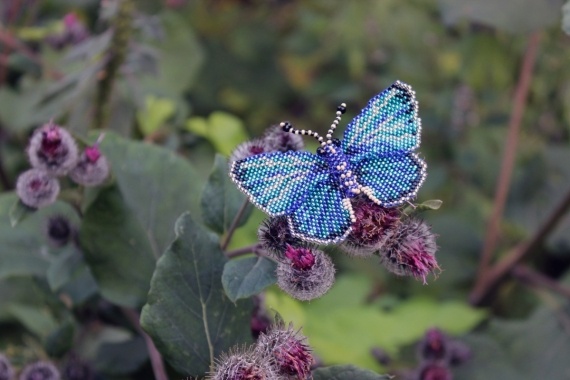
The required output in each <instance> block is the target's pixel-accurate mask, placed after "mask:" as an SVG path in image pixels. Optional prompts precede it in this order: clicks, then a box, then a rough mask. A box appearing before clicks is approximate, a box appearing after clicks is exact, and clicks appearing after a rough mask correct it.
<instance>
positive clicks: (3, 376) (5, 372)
mask: <svg viewBox="0 0 570 380" xmlns="http://www.w3.org/2000/svg"><path fill="white" fill-rule="evenodd" d="M13 377H14V368H13V367H12V364H11V363H10V360H8V358H7V357H6V356H4V355H2V354H0V380H12V378H13Z"/></svg>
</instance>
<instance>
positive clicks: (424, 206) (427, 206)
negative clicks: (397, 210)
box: [404, 199, 443, 214]
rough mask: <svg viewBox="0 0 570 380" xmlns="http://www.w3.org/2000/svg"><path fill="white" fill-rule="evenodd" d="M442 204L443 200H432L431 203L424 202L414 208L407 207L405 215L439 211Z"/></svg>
mask: <svg viewBox="0 0 570 380" xmlns="http://www.w3.org/2000/svg"><path fill="white" fill-rule="evenodd" d="M442 204H443V201H442V200H439V199H430V200H429V201H425V202H422V203H420V204H419V205H415V206H414V207H412V206H408V207H406V208H405V209H404V213H405V214H410V213H416V212H421V211H427V210H439V208H440V207H441V205H442Z"/></svg>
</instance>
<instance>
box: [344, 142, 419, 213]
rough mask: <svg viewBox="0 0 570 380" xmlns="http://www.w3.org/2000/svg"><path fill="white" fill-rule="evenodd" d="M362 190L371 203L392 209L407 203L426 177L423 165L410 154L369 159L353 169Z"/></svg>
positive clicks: (371, 157)
mask: <svg viewBox="0 0 570 380" xmlns="http://www.w3.org/2000/svg"><path fill="white" fill-rule="evenodd" d="M353 170H354V174H355V175H356V177H357V181H358V183H359V184H361V185H362V186H363V188H362V191H363V192H364V194H366V195H367V196H368V198H370V199H371V200H372V201H374V202H375V203H377V204H380V205H382V206H384V207H392V206H397V205H399V204H402V203H403V202H405V201H409V200H411V199H413V198H415V196H416V192H417V191H418V189H419V188H420V186H421V185H422V183H423V181H424V179H425V177H426V164H425V162H424V161H423V160H421V159H420V158H419V157H418V156H417V155H416V154H414V153H411V152H405V153H397V154H392V155H389V156H376V157H373V156H369V157H367V158H364V159H363V160H361V161H360V162H358V163H356V164H355V165H354V166H353Z"/></svg>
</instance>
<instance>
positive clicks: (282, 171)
mask: <svg viewBox="0 0 570 380" xmlns="http://www.w3.org/2000/svg"><path fill="white" fill-rule="evenodd" d="M337 115H340V113H337ZM338 120H340V116H338V117H337V121H336V123H338ZM333 129H334V128H333ZM296 132H300V131H296ZM330 133H332V130H331V131H329V134H328V135H327V137H328V138H329V139H328V140H327V141H326V142H325V141H323V139H322V138H319V141H321V142H322V144H321V145H322V146H321V147H320V148H319V149H318V151H317V153H318V154H316V155H315V154H311V153H309V152H296V151H288V152H285V153H281V152H272V153H264V154H259V155H255V156H251V157H248V158H245V159H243V160H238V161H235V162H233V163H232V165H231V168H230V177H231V178H232V180H233V181H234V182H235V183H236V184H237V186H238V188H239V189H240V190H241V191H243V192H244V193H245V194H247V196H248V197H249V199H250V201H251V202H252V203H253V204H255V205H256V206H257V207H259V208H260V209H262V210H263V211H264V212H266V213H267V214H269V215H271V216H279V215H286V216H287V218H288V220H289V227H290V228H291V232H292V234H293V235H294V236H296V237H298V238H301V239H304V240H307V241H312V242H316V243H322V244H326V243H337V242H340V241H342V240H344V239H345V238H346V237H347V236H348V234H349V233H350V231H351V225H352V223H353V222H354V221H355V219H354V218H355V216H354V212H353V210H352V206H351V201H350V200H351V199H352V198H353V197H355V196H357V195H359V194H364V195H365V196H367V197H368V198H370V199H371V200H372V201H374V202H375V203H377V204H379V205H382V206H384V207H394V206H398V205H400V204H402V203H404V202H406V201H409V200H411V199H413V198H415V196H416V193H417V191H418V189H419V188H420V186H421V184H422V183H423V181H424V180H425V177H426V164H425V162H424V161H423V160H421V159H420V158H419V157H418V156H417V155H416V154H415V153H413V151H414V150H415V149H416V148H417V147H418V146H419V144H420V135H421V121H420V119H419V118H418V115H417V102H416V100H415V93H414V92H413V90H412V89H411V87H410V86H409V85H407V84H405V83H402V82H399V81H397V82H395V83H394V84H392V85H391V86H390V87H388V88H387V89H386V90H384V91H382V92H381V93H380V94H378V95H376V96H375V97H374V98H372V99H371V100H370V101H369V102H368V105H367V106H366V107H365V108H364V109H363V110H362V111H361V112H360V114H358V116H356V117H355V118H354V119H353V120H352V121H351V122H350V124H349V125H348V126H347V128H346V130H345V133H344V139H343V140H342V142H338V140H336V141H335V140H334V139H330ZM302 134H311V132H308V133H305V131H302ZM315 135H316V134H315Z"/></svg>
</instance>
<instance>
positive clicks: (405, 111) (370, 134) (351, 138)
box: [342, 81, 421, 163]
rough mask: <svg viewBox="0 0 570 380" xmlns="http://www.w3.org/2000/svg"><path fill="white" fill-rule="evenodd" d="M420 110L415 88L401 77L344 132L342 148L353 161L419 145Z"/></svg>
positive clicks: (370, 103)
mask: <svg viewBox="0 0 570 380" xmlns="http://www.w3.org/2000/svg"><path fill="white" fill-rule="evenodd" d="M417 112H418V103H417V102H416V98H415V93H414V91H413V90H412V88H411V87H410V86H409V85H407V84H405V83H402V82H400V81H397V82H395V83H394V84H392V85H391V86H390V87H388V88H387V89H385V90H384V91H382V92H381V93H380V94H378V95H376V96H375V97H373V98H372V99H370V101H369V102H368V105H367V106H366V107H365V108H364V109H363V110H362V111H361V112H360V114H358V116H356V117H355V118H354V119H353V120H352V121H351V122H350V124H348V126H347V127H346V130H345V132H344V140H343V141H342V148H343V150H344V152H345V154H346V155H347V156H349V159H350V161H351V163H357V162H359V161H361V160H362V159H363V158H365V157H367V156H377V155H384V154H393V153H394V152H410V151H412V150H414V149H416V148H417V147H418V146H419V144H420V134H421V121H420V119H419V118H418V116H417Z"/></svg>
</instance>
